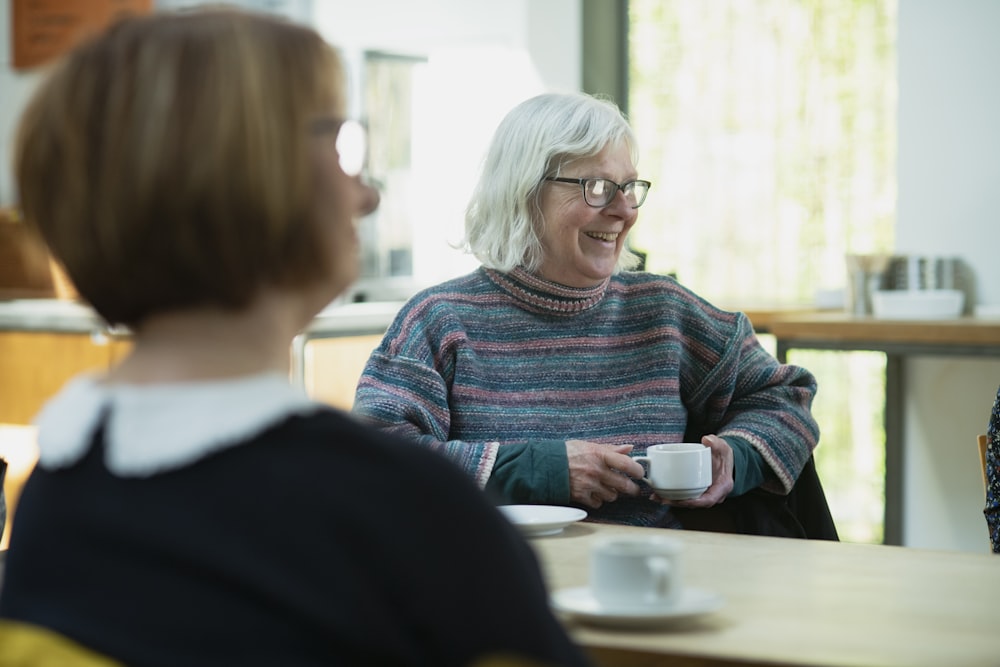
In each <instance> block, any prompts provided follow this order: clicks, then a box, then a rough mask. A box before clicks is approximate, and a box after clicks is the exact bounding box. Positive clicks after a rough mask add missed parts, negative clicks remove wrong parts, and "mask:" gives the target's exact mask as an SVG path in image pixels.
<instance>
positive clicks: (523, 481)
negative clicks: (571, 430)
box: [486, 440, 569, 504]
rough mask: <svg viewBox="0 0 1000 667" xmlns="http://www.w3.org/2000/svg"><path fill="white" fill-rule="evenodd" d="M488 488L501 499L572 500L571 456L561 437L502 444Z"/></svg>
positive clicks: (558, 501) (563, 501) (551, 501)
mask: <svg viewBox="0 0 1000 667" xmlns="http://www.w3.org/2000/svg"><path fill="white" fill-rule="evenodd" d="M486 491H487V493H489V494H490V495H491V496H492V497H493V498H494V500H495V501H496V502H498V503H524V504H565V503H567V502H569V459H567V457H566V443H565V442H563V441H561V440H535V441H533V442H531V443H523V444H510V445H503V446H502V447H500V449H499V450H498V451H497V460H496V463H494V464H493V474H491V475H490V479H489V481H487V482H486Z"/></svg>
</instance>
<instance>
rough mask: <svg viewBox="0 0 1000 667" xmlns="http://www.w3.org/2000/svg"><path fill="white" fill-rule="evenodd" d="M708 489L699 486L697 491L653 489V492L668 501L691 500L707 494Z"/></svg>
mask: <svg viewBox="0 0 1000 667" xmlns="http://www.w3.org/2000/svg"><path fill="white" fill-rule="evenodd" d="M707 488H708V487H707V486H699V487H698V488H696V489H653V492H654V493H655V494H656V495H658V496H660V497H661V498H666V499H667V500H690V499H692V498H697V497H698V496H700V495H701V494H703V493H705V489H707Z"/></svg>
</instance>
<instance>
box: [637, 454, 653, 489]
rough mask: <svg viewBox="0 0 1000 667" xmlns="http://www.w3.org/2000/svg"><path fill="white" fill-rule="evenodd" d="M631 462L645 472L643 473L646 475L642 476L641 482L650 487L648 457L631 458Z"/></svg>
mask: <svg viewBox="0 0 1000 667" xmlns="http://www.w3.org/2000/svg"><path fill="white" fill-rule="evenodd" d="M632 460H633V461H635V462H636V463H638V464H639V465H641V466H642V469H643V471H645V473H646V474H645V475H643V476H642V478H641V479H642V481H644V482H645V483H646V484H649V485H650V486H652V485H653V483H652V482H650V481H649V466H650V465H652V464H651V463H650V462H649V457H648V456H633V457H632Z"/></svg>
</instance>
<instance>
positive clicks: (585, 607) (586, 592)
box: [551, 586, 725, 627]
mask: <svg viewBox="0 0 1000 667" xmlns="http://www.w3.org/2000/svg"><path fill="white" fill-rule="evenodd" d="M551 602H552V607H553V609H555V610H556V611H558V612H562V613H564V614H568V615H570V616H572V617H574V618H578V619H580V620H583V621H589V622H592V623H597V624H599V625H609V626H615V627H638V626H644V625H660V624H663V623H669V622H672V621H681V620H686V619H690V618H694V617H696V616H701V615H703V614H709V613H711V612H713V611H716V610H718V609H720V608H721V607H722V605H723V604H724V603H725V599H724V598H723V597H722V596H721V595H719V594H717V593H712V592H709V591H705V590H701V589H699V588H690V587H689V588H685V589H684V590H683V591H681V597H680V600H678V601H677V603H676V604H674V605H671V606H669V607H636V608H633V609H620V608H615V609H609V608H606V607H603V606H602V605H601V603H600V602H598V601H597V599H596V598H595V597H594V596H593V594H592V593H591V591H590V587H589V586H581V587H579V588H564V589H562V590H558V591H555V592H554V593H552V595H551Z"/></svg>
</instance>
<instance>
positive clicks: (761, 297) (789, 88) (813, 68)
mask: <svg viewBox="0 0 1000 667" xmlns="http://www.w3.org/2000/svg"><path fill="white" fill-rule="evenodd" d="M629 13H630V16H629V50H630V52H629V60H630V80H629V86H630V95H629V115H630V117H631V120H632V124H633V126H634V127H635V129H636V132H637V134H638V137H639V146H640V162H639V175H640V178H646V179H649V180H650V181H652V182H653V184H654V185H653V189H652V190H651V191H650V194H649V197H648V199H647V201H646V202H645V204H644V205H643V208H642V213H641V214H640V216H639V223H638V224H637V225H636V227H635V229H634V230H633V232H632V235H631V240H632V244H633V246H634V247H635V248H636V249H637V250H640V251H642V252H645V253H647V255H648V258H647V268H648V269H649V270H652V271H658V272H662V273H675V274H676V275H677V277H678V279H679V280H680V281H681V282H682V283H684V284H686V285H688V286H690V287H692V288H693V289H694V290H695V291H697V292H699V293H701V294H703V295H705V296H706V297H707V298H709V299H710V300H712V301H714V302H715V303H717V304H719V305H722V306H726V307H732V308H736V309H750V308H752V307H754V306H761V305H774V304H786V303H790V304H811V303H812V302H813V299H814V295H815V294H816V292H817V290H820V289H829V288H835V287H840V286H843V285H844V282H845V274H846V267H845V255H846V254H848V253H872V252H890V251H891V249H892V243H893V226H894V221H895V200H896V182H895V160H896V125H895V124H896V71H895V48H896V46H895V45H896V2H895V0H856V1H854V2H841V1H839V0H833V1H831V0H712V2H705V1H704V0H631V1H630V3H629ZM789 361H790V362H791V363H796V364H800V365H803V366H806V367H807V368H809V369H810V370H812V371H813V372H814V373H815V374H816V375H817V377H818V378H819V381H820V391H819V394H818V395H817V398H816V402H815V405H814V411H815V413H816V416H817V419H818V420H819V422H820V427H821V429H822V438H821V444H820V447H819V449H818V450H817V454H816V458H817V465H818V467H819V470H820V474H821V475H822V477H823V484H824V487H825V488H826V492H827V495H828V497H829V500H830V505H831V508H832V511H833V513H834V518H835V519H836V521H837V526H838V530H839V531H840V532H841V537H842V539H845V540H849V541H862V542H867V541H873V542H878V541H881V538H882V507H883V505H882V502H883V482H882V480H883V466H884V431H883V429H882V405H883V403H882V401H883V397H884V393H883V392H884V387H883V382H884V365H885V357H884V355H882V354H880V353H864V352H855V353H841V352H816V351H812V352H808V351H793V352H792V354H790V358H789Z"/></svg>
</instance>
